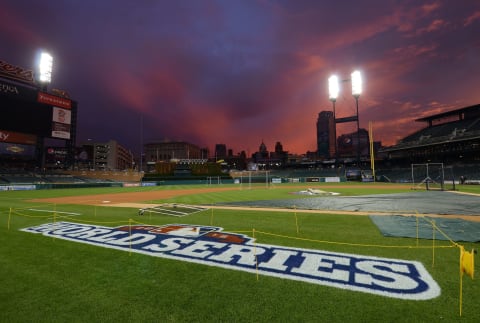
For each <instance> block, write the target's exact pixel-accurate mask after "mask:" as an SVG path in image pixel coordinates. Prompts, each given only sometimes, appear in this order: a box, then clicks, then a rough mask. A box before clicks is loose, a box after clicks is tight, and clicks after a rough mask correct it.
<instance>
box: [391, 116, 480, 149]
mask: <svg viewBox="0 0 480 323" xmlns="http://www.w3.org/2000/svg"><path fill="white" fill-rule="evenodd" d="M479 135H480V118H476V119H474V120H460V121H454V122H449V123H444V124H440V125H435V126H432V127H428V128H425V129H422V130H420V131H417V132H415V133H413V134H411V135H409V136H407V137H405V138H404V139H402V140H401V141H400V142H399V143H398V145H396V146H397V147H398V146H412V145H425V144H432V143H439V142H443V141H452V140H458V139H468V138H469V137H476V136H479Z"/></svg>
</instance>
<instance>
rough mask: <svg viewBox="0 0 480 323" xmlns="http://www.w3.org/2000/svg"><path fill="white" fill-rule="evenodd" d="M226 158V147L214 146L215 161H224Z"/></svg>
mask: <svg viewBox="0 0 480 323" xmlns="http://www.w3.org/2000/svg"><path fill="white" fill-rule="evenodd" d="M225 158H227V145H225V144H216V145H215V159H216V160H220V159H225Z"/></svg>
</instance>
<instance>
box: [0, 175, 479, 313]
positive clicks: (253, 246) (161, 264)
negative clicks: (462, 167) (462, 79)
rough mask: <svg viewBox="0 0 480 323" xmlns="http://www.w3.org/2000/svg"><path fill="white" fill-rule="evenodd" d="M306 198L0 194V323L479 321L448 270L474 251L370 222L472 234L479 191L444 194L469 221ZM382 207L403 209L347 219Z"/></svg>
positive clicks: (119, 192) (143, 190)
mask: <svg viewBox="0 0 480 323" xmlns="http://www.w3.org/2000/svg"><path fill="white" fill-rule="evenodd" d="M311 184H312V185H309V186H306V184H305V183H304V184H276V185H275V186H268V187H266V186H265V185H260V184H258V185H253V186H250V187H247V186H239V185H235V184H231V185H230V184H228V185H226V184H223V185H222V184H219V185H209V186H207V185H191V186H180V185H179V186H156V187H125V188H118V187H117V188H95V189H61V190H38V191H3V192H0V277H1V278H0V279H1V288H0V322H207V321H210V322H212V321H213V322H433V321H435V322H437V321H442V322H478V321H479V320H480V301H479V300H478V296H479V295H480V285H479V284H478V280H475V279H472V278H471V277H470V276H469V275H466V274H461V270H460V268H461V266H460V264H461V263H460V261H459V256H460V249H461V247H463V248H464V249H465V250H472V249H478V247H479V243H478V242H464V241H453V240H450V239H448V237H446V239H445V236H444V237H443V238H444V239H439V238H440V237H441V236H442V235H443V233H442V230H441V228H435V225H434V224H433V225H432V238H429V239H419V238H405V237H386V236H384V235H382V234H381V232H380V231H379V229H378V228H377V227H376V225H375V224H374V223H373V222H372V220H371V219H370V217H369V215H371V214H372V213H374V214H377V215H378V214H380V215H382V216H391V215H392V214H395V215H398V214H402V215H408V216H412V215H417V217H418V218H419V220H417V221H423V216H424V215H425V214H428V215H429V216H432V217H434V218H435V217H438V218H441V217H450V218H461V219H463V220H466V221H471V223H478V220H479V219H480V211H476V209H475V205H476V203H477V202H478V205H479V206H480V196H479V194H480V187H476V186H462V187H460V188H459V190H458V191H457V192H455V193H452V192H445V194H452V196H453V195H454V194H455V196H456V195H457V194H459V193H464V194H462V198H466V199H468V200H465V201H468V203H469V204H468V205H470V207H469V208H468V212H457V209H458V205H453V204H455V203H454V202H452V203H450V204H452V205H451V206H452V210H450V211H449V210H447V209H446V208H447V206H448V200H446V199H443V200H445V201H447V202H446V203H445V204H443V205H442V212H438V211H435V213H432V212H433V211H432V210H430V209H428V210H427V209H424V210H422V209H417V207H418V206H417V205H416V204H413V198H403V196H404V195H401V194H405V193H408V194H411V195H409V196H413V197H419V198H422V197H424V195H422V194H424V193H425V192H423V191H412V190H411V187H410V186H409V185H407V184H405V185H403V184H378V183H355V184H352V183H342V184H340V183H311ZM302 192H306V193H307V194H302ZM311 192H315V193H319V194H314V195H310V194H308V193H311ZM399 194H400V195H399ZM389 195H391V196H400V198H397V200H402V201H403V202H404V203H405V204H404V206H402V207H401V208H400V209H399V208H398V207H397V209H395V210H393V211H392V210H389V209H388V208H387V207H382V206H381V204H380V202H378V203H377V202H375V203H371V204H368V206H367V207H364V208H361V207H357V206H355V207H354V208H352V207H350V206H349V205H348V203H351V200H350V199H348V198H355V199H356V200H355V201H359V202H356V203H358V205H361V204H362V201H365V203H363V204H364V205H367V204H366V201H369V198H370V197H372V196H378V200H377V201H382V200H383V201H387V202H386V203H387V204H388V203H390V202H388V201H390V200H389V199H387V198H385V196H389ZM447 196H450V195H445V197H447ZM315 199H316V200H315ZM327 199H328V200H327ZM302 201H309V203H310V204H311V203H314V202H315V201H318V203H320V202H321V201H324V202H325V201H328V204H329V205H335V208H333V207H327V206H321V207H318V208H310V207H308V208H306V207H301V205H303V204H302ZM330 201H331V202H330ZM342 201H348V203H344V204H342ZM277 202H278V203H277ZM423 203H424V204H421V205H429V204H437V205H438V203H439V202H437V203H435V202H434V201H430V202H429V197H428V196H425V201H424V202H423ZM310 204H307V205H310ZM387 204H386V205H387ZM371 205H378V206H377V207H375V206H371ZM445 205H447V206H445ZM432 206H433V205H432ZM369 208H375V209H369ZM378 208H382V209H383V212H382V210H380V209H378ZM433 210H435V209H433ZM478 210H480V208H478ZM477 212H478V213H477ZM436 229H438V230H436ZM476 267H477V268H478V266H476Z"/></svg>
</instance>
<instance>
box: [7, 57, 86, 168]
mask: <svg viewBox="0 0 480 323" xmlns="http://www.w3.org/2000/svg"><path fill="white" fill-rule="evenodd" d="M76 121H77V103H76V102H75V101H73V100H71V99H69V98H67V97H64V96H61V95H58V94H56V93H55V94H53V93H49V92H47V91H46V90H43V89H42V88H41V87H39V86H38V85H37V84H36V83H35V82H34V81H33V79H32V75H31V72H30V71H27V70H24V69H22V68H20V67H16V66H13V65H10V64H8V63H5V62H4V61H0V134H1V135H0V158H6V157H8V156H9V155H11V154H14V153H16V151H18V155H20V154H22V153H21V151H25V152H29V151H31V149H30V148H31V147H33V149H34V151H36V153H35V157H34V158H35V159H37V164H38V165H41V164H42V160H44V158H43V154H44V153H43V142H44V139H45V138H53V139H60V140H64V141H65V147H66V149H67V151H68V152H69V153H68V157H67V160H68V161H72V160H73V159H74V153H75V151H74V148H75V139H76ZM12 144H16V146H15V145H13V146H12ZM29 145H30V148H29V147H28V146H29ZM2 147H3V148H5V149H3V148H2ZM27 148H28V149H27ZM4 150H5V151H4ZM2 151H3V153H2ZM28 155H31V153H29V154H28ZM67 164H69V162H67Z"/></svg>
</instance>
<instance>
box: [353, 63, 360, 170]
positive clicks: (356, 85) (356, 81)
mask: <svg viewBox="0 0 480 323" xmlns="http://www.w3.org/2000/svg"><path fill="white" fill-rule="evenodd" d="M351 80H352V95H353V97H354V98H355V103H356V108H357V118H356V119H357V163H358V165H357V166H358V167H360V118H359V116H358V98H360V94H362V75H361V74H360V71H354V72H353V73H352V75H351Z"/></svg>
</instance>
